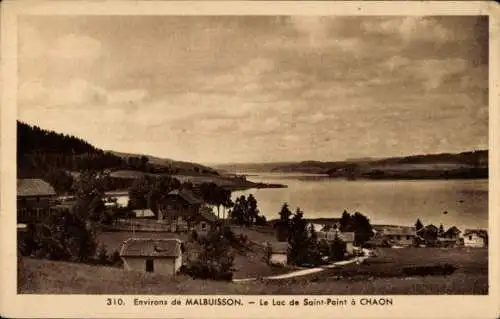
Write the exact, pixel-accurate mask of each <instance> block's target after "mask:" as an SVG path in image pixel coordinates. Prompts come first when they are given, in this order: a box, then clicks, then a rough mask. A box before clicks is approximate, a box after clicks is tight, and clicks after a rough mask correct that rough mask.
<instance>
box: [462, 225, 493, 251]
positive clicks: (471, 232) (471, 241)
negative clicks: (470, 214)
mask: <svg viewBox="0 0 500 319" xmlns="http://www.w3.org/2000/svg"><path fill="white" fill-rule="evenodd" d="M463 239H464V246H465V247H475V248H480V247H487V246H488V232H487V231H486V230H483V229H466V230H465V231H464V233H463Z"/></svg>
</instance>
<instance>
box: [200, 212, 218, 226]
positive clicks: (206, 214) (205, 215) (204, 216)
mask: <svg viewBox="0 0 500 319" xmlns="http://www.w3.org/2000/svg"><path fill="white" fill-rule="evenodd" d="M199 217H200V218H201V219H203V220H206V221H208V222H212V223H215V222H216V221H218V220H219V218H218V217H217V216H215V214H214V213H213V212H212V210H211V209H209V208H206V209H200V214H199Z"/></svg>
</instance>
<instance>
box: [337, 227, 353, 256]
mask: <svg viewBox="0 0 500 319" xmlns="http://www.w3.org/2000/svg"><path fill="white" fill-rule="evenodd" d="M338 237H339V239H340V240H342V241H343V242H344V243H345V244H346V246H345V250H346V252H347V253H348V254H349V255H352V254H353V253H354V232H339V233H338Z"/></svg>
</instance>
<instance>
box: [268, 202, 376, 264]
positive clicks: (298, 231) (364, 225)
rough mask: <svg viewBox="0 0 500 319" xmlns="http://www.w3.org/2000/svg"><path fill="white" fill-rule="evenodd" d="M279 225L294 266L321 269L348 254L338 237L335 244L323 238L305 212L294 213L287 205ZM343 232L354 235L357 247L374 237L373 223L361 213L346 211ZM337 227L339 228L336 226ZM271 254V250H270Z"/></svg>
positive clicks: (279, 237) (290, 261)
mask: <svg viewBox="0 0 500 319" xmlns="http://www.w3.org/2000/svg"><path fill="white" fill-rule="evenodd" d="M278 214H279V219H278V221H276V223H275V228H276V231H277V238H278V241H284V242H288V244H289V249H288V253H287V255H288V263H290V264H292V265H298V266H302V265H312V266H317V265H320V264H322V263H324V262H325V261H328V260H330V261H334V260H341V259H344V258H345V255H346V243H345V242H343V241H342V240H341V239H340V238H339V237H338V235H337V233H336V236H335V238H334V239H333V240H332V241H328V240H326V239H323V238H321V239H319V238H318V234H317V231H316V229H314V226H313V225H312V224H309V222H308V221H307V220H306V219H305V218H304V212H303V211H302V210H301V209H300V208H297V209H296V211H295V213H292V211H291V210H290V208H289V206H288V204H287V203H284V204H283V206H282V207H281V210H280V212H279V213H278ZM339 225H340V226H339V229H338V230H339V231H340V232H353V233H354V243H353V244H354V245H357V246H362V245H363V244H364V243H366V242H367V241H368V240H370V238H371V237H372V236H373V230H372V226H371V224H370V220H369V219H368V218H367V217H366V216H364V215H363V214H361V213H359V212H355V213H354V214H349V213H348V212H347V211H344V212H343V214H342V217H341V219H340V221H339ZM333 227H335V226H333ZM268 249H269V250H268V254H270V253H271V250H270V249H271V248H270V247H269V248H268Z"/></svg>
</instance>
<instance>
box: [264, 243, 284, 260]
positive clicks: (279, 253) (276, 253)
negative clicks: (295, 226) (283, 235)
mask: <svg viewBox="0 0 500 319" xmlns="http://www.w3.org/2000/svg"><path fill="white" fill-rule="evenodd" d="M266 246H267V249H268V250H269V254H270V256H269V263H270V264H273V265H286V264H287V263H288V248H289V246H288V242H286V241H285V242H281V241H278V242H267V243H266Z"/></svg>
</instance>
